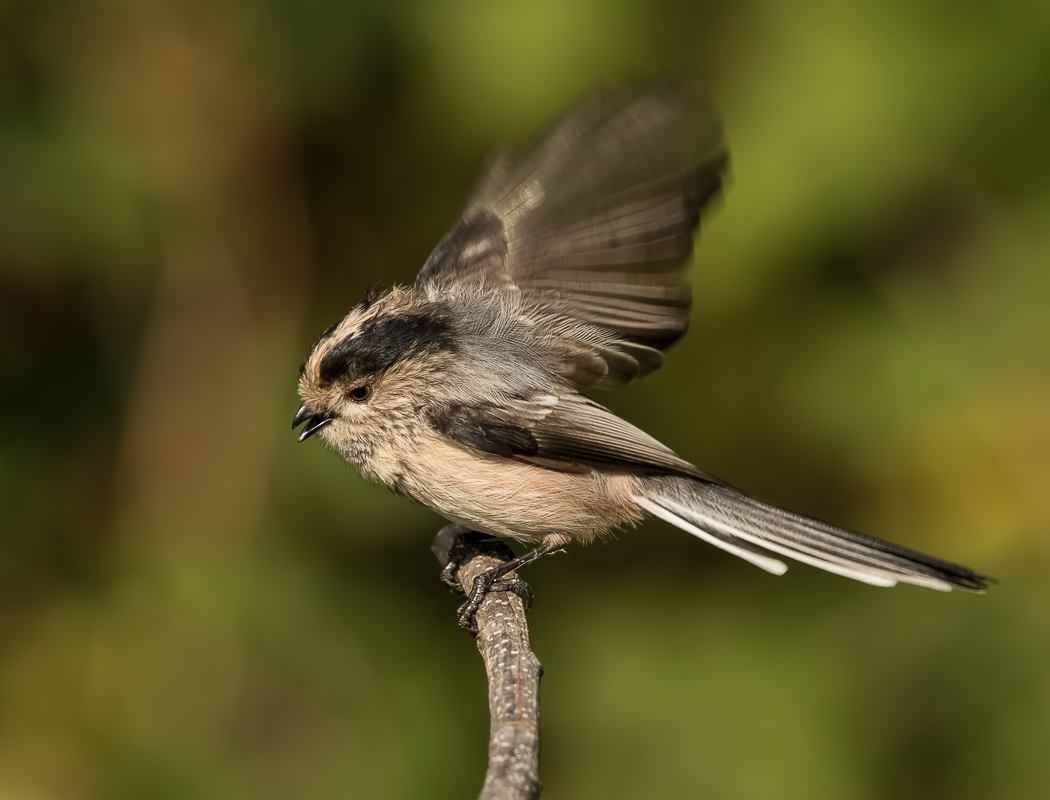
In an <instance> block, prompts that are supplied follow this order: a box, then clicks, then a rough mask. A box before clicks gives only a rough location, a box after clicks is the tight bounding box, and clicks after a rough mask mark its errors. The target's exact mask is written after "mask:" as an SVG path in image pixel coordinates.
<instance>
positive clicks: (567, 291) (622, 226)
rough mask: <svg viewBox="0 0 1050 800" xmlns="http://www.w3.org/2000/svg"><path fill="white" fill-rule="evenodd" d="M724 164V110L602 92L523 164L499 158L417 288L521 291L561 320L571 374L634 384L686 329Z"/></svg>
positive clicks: (652, 94) (529, 303)
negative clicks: (693, 256) (699, 253)
mask: <svg viewBox="0 0 1050 800" xmlns="http://www.w3.org/2000/svg"><path fill="white" fill-rule="evenodd" d="M726 162H727V156H726V152H725V148H724V145H723V139H722V127H721V123H720V121H719V118H718V116H717V114H716V113H715V111H714V110H713V108H712V107H711V105H710V103H709V102H708V101H707V100H706V99H704V98H702V97H700V96H698V95H696V94H694V93H692V92H690V91H689V90H687V89H686V88H684V87H682V86H680V85H675V84H665V85H662V86H660V87H658V88H656V89H653V90H651V91H649V92H648V93H645V94H642V95H640V96H638V97H635V98H633V99H630V100H625V99H624V98H622V97H619V96H616V95H614V94H611V93H606V94H600V95H594V96H592V97H591V98H589V99H588V100H587V101H585V102H584V103H582V104H581V105H580V106H579V107H577V108H576V109H575V110H574V111H572V112H571V113H570V114H569V115H568V116H567V117H566V118H565V119H563V120H562V122H561V123H559V124H558V125H557V126H556V127H555V128H554V130H553V131H552V132H551V133H550V134H549V135H548V136H547V137H546V138H545V139H543V140H542V141H541V142H540V143H539V144H538V145H537V146H536V147H535V148H534V149H533V150H532V151H531V152H529V153H527V154H526V155H525V156H524V157H522V158H521V159H520V160H518V161H517V162H516V163H512V162H510V161H509V160H508V159H506V158H498V159H496V161H495V162H494V163H493V164H492V165H490V167H489V168H488V170H487V172H486V174H485V175H484V177H483V178H482V179H481V181H480V182H479V184H478V186H477V188H476V190H475V192H474V194H473V196H472V197H471V199H470V201H469V202H468V204H467V208H466V210H465V212H464V214H463V217H462V218H461V219H460V221H459V222H458V223H457V224H456V225H455V226H454V227H453V229H452V230H451V231H450V232H449V233H448V235H447V236H446V237H445V238H444V239H443V240H442V241H441V243H440V244H439V245H438V247H437V248H436V249H435V250H434V253H433V254H432V255H431V256H430V258H429V259H428V260H427V263H426V264H425V265H424V267H423V269H422V270H421V272H420V274H419V277H418V279H417V281H416V283H417V285H418V286H421V287H429V288H435V289H439V290H440V289H447V288H451V287H453V286H457V285H467V286H469V285H476V286H486V287H489V288H495V289H498V290H503V291H507V292H516V293H520V296H521V299H522V301H523V304H524V305H525V307H526V309H528V310H532V311H535V312H539V313H541V314H543V315H545V316H548V317H551V318H554V319H559V320H561V321H562V323H563V324H562V325H561V327H560V329H559V330H558V331H557V337H556V338H559V337H560V338H561V340H562V341H561V342H560V343H557V344H556V345H555V349H556V350H558V351H559V356H560V357H561V358H562V359H563V361H564V363H565V364H566V369H565V373H566V374H567V375H568V376H569V377H571V378H572V379H573V380H576V381H578V382H581V383H591V384H596V385H600V386H615V385H619V384H622V383H625V382H627V381H629V380H630V379H632V378H634V377H636V376H638V375H642V374H645V373H646V372H649V371H650V370H652V369H655V368H656V367H657V366H659V365H660V363H661V362H662V357H661V355H660V352H659V351H660V350H663V349H664V348H666V347H667V346H669V345H670V344H671V343H672V342H674V341H675V340H676V339H677V338H678V337H680V336H681V335H682V334H683V333H684V332H685V330H686V327H687V326H688V322H689V306H690V302H691V294H690V291H689V288H688V287H687V286H685V285H683V283H682V275H681V269H682V267H683V265H684V263H685V261H686V259H687V258H688V257H689V255H690V253H691V252H692V246H693V233H694V231H695V229H696V227H697V225H698V222H699V218H700V209H701V208H702V207H703V205H704V204H705V203H706V202H707V201H708V200H709V199H710V198H711V196H712V195H714V194H715V193H716V192H717V191H718V190H719V188H720V187H721V183H722V173H723V171H724V169H725V166H726ZM603 349H604V350H605V351H606V352H604V353H603V352H602V350H603ZM610 350H611V351H612V352H609V351H610ZM620 353H628V354H629V355H630V359H628V360H627V361H622V362H621V363H618V364H609V363H608V360H609V357H611V358H612V359H613V360H616V359H617V357H618V354H620ZM595 358H597V359H598V362H597V363H596V362H595V361H594V359H595ZM603 363H604V366H603ZM595 367H597V369H596V368H595Z"/></svg>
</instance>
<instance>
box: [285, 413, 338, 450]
mask: <svg viewBox="0 0 1050 800" xmlns="http://www.w3.org/2000/svg"><path fill="white" fill-rule="evenodd" d="M332 419H333V417H332V415H331V414H329V413H324V414H315V413H313V412H312V411H310V410H309V409H308V408H307V407H306V406H303V407H302V408H300V409H299V411H298V412H296V415H295V418H294V419H293V420H292V430H293V431H294V430H295V429H296V428H298V427H299V426H300V425H302V424H303V423H304V422H305V423H306V427H305V428H303V429H302V431H301V432H300V433H299V441H300V442H305V441H306V440H307V439H309V438H310V437H311V436H313V435H314V434H315V433H317V432H318V431H319V430H321V428H323V427H324V426H325V425H327V424H328V423H329V422H331V421H332Z"/></svg>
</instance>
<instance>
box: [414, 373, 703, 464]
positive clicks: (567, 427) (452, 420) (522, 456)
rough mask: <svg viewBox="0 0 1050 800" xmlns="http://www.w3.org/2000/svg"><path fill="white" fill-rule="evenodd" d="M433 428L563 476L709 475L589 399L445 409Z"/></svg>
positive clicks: (520, 400)
mask: <svg viewBox="0 0 1050 800" xmlns="http://www.w3.org/2000/svg"><path fill="white" fill-rule="evenodd" d="M429 419H430V424H431V426H432V427H433V428H434V429H435V430H436V431H437V432H438V433H440V434H441V435H443V436H445V437H446V438H448V439H451V440H453V441H455V442H457V443H459V444H461V445H463V446H465V447H471V448H473V449H475V450H480V451H482V452H485V453H492V454H494V455H499V456H504V457H505V458H513V459H515V460H518V461H525V462H528V463H531V464H536V465H537V466H542V467H546V468H548V469H555V470H559V471H563V472H581V471H587V470H589V469H590V468H591V467H601V468H605V469H624V470H629V471H631V472H641V473H650V474H658V475H659V474H663V475H686V476H689V477H692V478H700V479H703V480H707V481H711V482H714V483H721V481H719V480H718V479H717V478H715V477H713V476H710V475H707V474H705V473H703V472H701V471H700V470H698V469H697V468H696V467H694V466H693V465H692V464H690V463H689V462H688V461H685V460H684V459H682V458H680V457H679V456H677V455H676V454H675V453H674V452H673V451H672V450H670V449H669V448H667V447H665V446H664V445H662V444H660V442H658V441H657V440H656V439H654V438H653V437H652V436H650V435H649V434H647V433H645V432H644V431H642V430H639V429H638V428H636V427H634V426H633V425H631V424H630V423H629V422H626V421H624V420H622V419H620V417H618V416H616V415H615V414H613V413H612V412H611V411H609V409H607V408H605V407H604V406H601V405H599V404H598V403H595V402H594V401H593V400H590V399H589V398H587V397H584V396H583V395H580V394H577V393H575V392H566V393H563V394H560V395H554V394H543V393H534V394H531V395H526V396H522V397H517V398H510V399H508V400H505V401H504V402H502V403H501V404H500V405H498V406H497V405H491V404H490V405H481V404H474V405H464V404H450V405H444V406H442V407H440V408H437V409H435V410H433V411H432V412H431V413H430V418H429Z"/></svg>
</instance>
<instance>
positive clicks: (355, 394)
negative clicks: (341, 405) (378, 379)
mask: <svg viewBox="0 0 1050 800" xmlns="http://www.w3.org/2000/svg"><path fill="white" fill-rule="evenodd" d="M371 396H372V387H371V386H369V385H368V384H367V383H362V384H359V385H358V386H354V387H353V388H352V389H347V390H346V399H347V400H349V401H351V402H353V403H365V402H367V401H368V398H370V397H371Z"/></svg>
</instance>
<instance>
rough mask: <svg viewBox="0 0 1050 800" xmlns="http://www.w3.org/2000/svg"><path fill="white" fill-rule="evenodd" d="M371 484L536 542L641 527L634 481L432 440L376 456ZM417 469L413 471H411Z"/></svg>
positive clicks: (471, 523) (456, 518) (477, 525)
mask: <svg viewBox="0 0 1050 800" xmlns="http://www.w3.org/2000/svg"><path fill="white" fill-rule="evenodd" d="M377 456H378V458H377V459H376V460H375V462H373V464H372V465H370V466H371V467H373V468H372V469H369V470H363V471H364V472H365V473H366V474H368V473H369V472H371V473H373V474H372V475H369V477H372V478H373V479H376V480H378V481H379V482H380V483H385V484H387V485H396V486H397V488H398V490H399V491H402V492H404V493H405V494H407V495H409V496H411V497H413V498H414V499H416V500H418V501H419V502H421V503H423V504H424V505H426V506H429V507H430V508H432V509H434V510H435V511H437V512H438V513H439V514H441V515H442V516H443V517H445V518H446V519H449V520H451V521H453V522H458V523H460V524H461V525H465V526H467V527H469V528H471V529H473V530H477V531H482V532H484V533H491V534H493V535H495V536H506V537H509V538H513V539H518V540H521V541H530V542H536V541H540V540H543V539H545V538H547V537H550V536H555V537H558V538H560V537H562V536H564V537H567V539H579V540H582V541H587V540H590V539H593V538H594V537H596V536H601V535H604V534H608V533H611V532H612V531H613V530H615V529H616V528H619V527H621V526H623V525H626V524H632V523H635V522H637V521H638V520H639V519H641V517H642V516H643V512H642V511H641V509H639V508H638V506H637V505H635V504H634V503H633V502H632V501H631V499H630V494H631V484H632V478H631V476H629V475H627V474H623V473H601V472H597V471H594V472H589V473H584V474H580V473H570V472H558V471H555V470H550V469H545V468H543V467H538V466H534V465H532V464H524V463H520V462H518V461H514V460H512V459H509V458H503V457H501V456H495V455H490V454H487V453H481V452H479V451H476V450H470V449H467V448H465V447H462V446H459V445H456V444H454V443H451V442H449V441H448V440H445V439H442V438H440V437H434V438H433V439H429V441H428V442H427V443H426V444H425V445H424V446H423V447H420V448H415V449H414V452H412V453H411V454H408V453H404V452H401V453H396V454H395V453H393V452H386V453H377ZM409 464H411V467H409Z"/></svg>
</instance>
